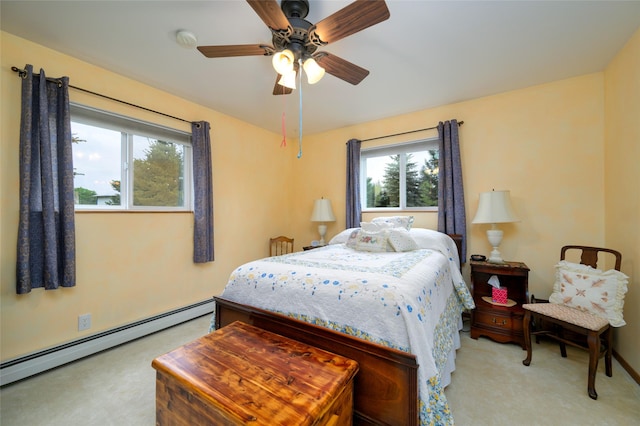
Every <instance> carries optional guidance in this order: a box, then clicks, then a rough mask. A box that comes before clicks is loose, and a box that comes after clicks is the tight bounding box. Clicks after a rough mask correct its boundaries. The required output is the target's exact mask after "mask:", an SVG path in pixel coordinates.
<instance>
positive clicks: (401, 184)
mask: <svg viewBox="0 0 640 426" xmlns="http://www.w3.org/2000/svg"><path fill="white" fill-rule="evenodd" d="M360 173H361V175H360V185H361V188H360V193H361V194H362V200H361V203H362V209H363V211H366V210H374V209H375V210H380V209H393V210H436V209H437V206H438V139H437V138H434V139H428V140H421V141H415V142H410V143H403V144H398V145H393V146H384V147H376V148H369V149H363V150H362V151H361V153H360Z"/></svg>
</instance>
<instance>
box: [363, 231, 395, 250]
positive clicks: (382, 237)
mask: <svg viewBox="0 0 640 426" xmlns="http://www.w3.org/2000/svg"><path fill="white" fill-rule="evenodd" d="M388 236H389V232H388V230H387V229H383V230H381V231H375V232H369V231H366V230H364V229H361V230H360V231H358V233H357V237H356V246H355V249H356V250H360V251H373V252H382V251H393V249H391V250H389V248H390V247H389V237H388Z"/></svg>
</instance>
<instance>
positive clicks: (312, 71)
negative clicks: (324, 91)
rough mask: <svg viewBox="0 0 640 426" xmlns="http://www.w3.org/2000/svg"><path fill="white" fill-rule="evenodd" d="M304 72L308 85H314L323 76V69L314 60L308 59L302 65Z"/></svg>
mask: <svg viewBox="0 0 640 426" xmlns="http://www.w3.org/2000/svg"><path fill="white" fill-rule="evenodd" d="M302 67H303V68H304V72H305V73H307V81H308V82H309V84H316V83H317V82H319V81H320V80H321V79H322V77H323V76H324V68H322V67H321V66H320V65H318V63H317V62H316V60H315V59H313V58H309V59H307V60H306V61H304V64H303V65H302Z"/></svg>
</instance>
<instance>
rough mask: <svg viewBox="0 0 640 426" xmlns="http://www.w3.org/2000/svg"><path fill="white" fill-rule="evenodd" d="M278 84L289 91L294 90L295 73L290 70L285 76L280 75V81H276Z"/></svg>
mask: <svg viewBox="0 0 640 426" xmlns="http://www.w3.org/2000/svg"><path fill="white" fill-rule="evenodd" d="M278 84H279V85H280V86H284V87H288V88H289V89H295V88H296V71H295V70H293V69H292V70H291V71H289V72H287V73H285V74H282V77H280V80H278Z"/></svg>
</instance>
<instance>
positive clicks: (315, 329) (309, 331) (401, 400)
mask: <svg viewBox="0 0 640 426" xmlns="http://www.w3.org/2000/svg"><path fill="white" fill-rule="evenodd" d="M450 236H451V237H452V238H453V240H454V241H455V242H456V246H457V247H458V254H460V247H461V237H460V236H459V235H450ZM214 300H215V304H216V317H215V326H216V329H218V328H220V327H223V326H225V325H228V324H231V323H232V322H234V321H242V322H245V323H248V324H252V325H254V326H256V327H260V328H262V329H264V330H268V331H271V332H274V333H277V334H280V335H282V336H285V337H289V338H291V339H294V340H298V341H300V342H303V343H306V344H309V345H313V346H315V347H317V348H320V349H324V350H327V351H329V352H333V353H336V354H339V355H342V356H345V357H347V358H350V359H353V360H355V361H357V362H358V364H359V367H360V371H359V373H358V374H357V376H356V378H355V382H354V418H353V422H354V425H398V426H414V425H418V364H417V363H416V358H415V356H414V355H413V354H410V353H407V352H402V351H399V350H396V349H391V348H387V347H385V346H381V345H378V344H375V343H371V342H367V341H365V340H362V339H359V338H357V337H353V336H349V335H346V334H343V333H339V332H337V331H333V330H330V329H327V328H324V327H320V326H316V325H313V324H309V323H306V322H303V321H299V320H296V319H293V318H290V317H287V316H284V315H281V314H277V313H274V312H270V311H266V310H263V309H258V308H255V307H252V306H248V305H243V304H239V303H235V302H231V301H229V300H225V299H224V298H222V297H214Z"/></svg>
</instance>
